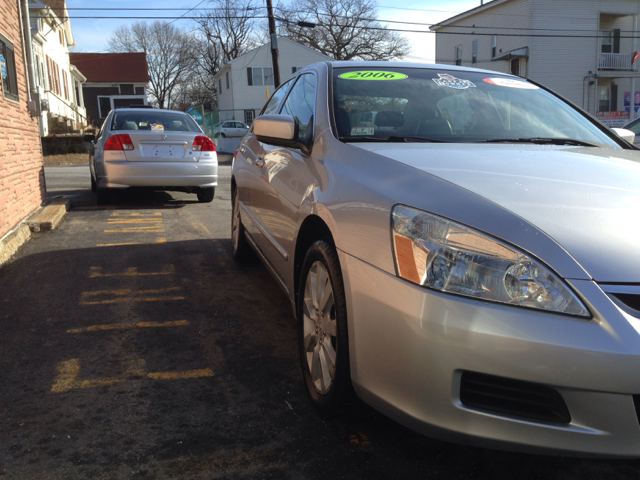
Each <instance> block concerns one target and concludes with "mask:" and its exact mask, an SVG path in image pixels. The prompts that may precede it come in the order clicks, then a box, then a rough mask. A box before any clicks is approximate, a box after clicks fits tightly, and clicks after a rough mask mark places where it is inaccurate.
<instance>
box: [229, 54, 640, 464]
mask: <svg viewBox="0 0 640 480" xmlns="http://www.w3.org/2000/svg"><path fill="white" fill-rule="evenodd" d="M231 182H232V184H231V186H232V204H233V215H232V243H233V255H234V257H235V258H236V259H237V260H238V261H244V260H247V259H249V258H250V257H251V256H252V255H254V253H257V255H258V257H259V258H260V259H261V260H262V261H263V262H264V264H265V265H266V267H267V268H268V269H269V270H270V272H271V273H272V274H273V277H274V278H275V280H276V281H277V282H278V284H279V285H280V286H281V287H282V289H283V290H284V291H285V293H286V295H287V296H288V298H289V300H290V301H291V305H292V307H293V311H294V315H295V318H296V319H297V323H298V332H299V335H298V344H299V351H300V360H301V366H302V373H303V377H304V383H305V385H306V389H307V390H308V393H309V396H310V398H311V402H312V403H313V404H314V405H315V406H316V407H317V408H318V409H320V410H321V411H322V412H325V413H332V412H335V411H336V410H340V409H342V408H343V407H344V406H345V405H346V404H348V403H349V402H351V401H353V400H354V399H353V394H354V393H355V394H356V395H357V396H358V397H360V399H362V400H363V401H364V402H366V403H368V404H370V405H371V406H373V407H374V408H376V409H378V410H379V411H381V412H383V413H384V414H386V415H388V416H389V417H392V418H394V419H396V420H397V421H398V422H400V423H402V424H404V425H406V426H408V427H410V428H412V429H415V430H417V431H419V432H422V433H424V434H426V435H430V436H433V437H437V438H441V439H445V440H451V441H457V442H466V443H472V444H476V445H481V446H488V447H496V448H507V449H515V450H522V451H530V452H531V451H537V452H555V453H561V454H595V455H604V456H620V457H635V456H640V423H639V420H638V414H639V412H640V217H639V214H638V212H639V211H640V152H638V151H637V150H636V149H635V148H634V147H633V146H632V145H630V144H628V143H627V142H626V141H624V140H622V139H621V138H620V137H618V136H617V135H616V134H615V133H613V132H612V131H610V130H608V129H606V128H605V127H603V126H602V125H600V124H599V123H598V122H596V121H594V120H593V119H592V118H591V117H590V116H588V115H587V114H585V113H584V112H582V111H580V110H578V109H576V108H575V107H574V106H572V105H570V104H568V103H567V102H566V101H564V100H563V99H562V98H560V97H559V96H558V95H556V94H554V93H553V92H551V91H549V90H547V89H546V88H544V87H543V86H541V85H539V84H537V83H534V82H531V81H527V80H525V79H523V78H520V77H514V76H510V75H506V74H503V73H497V72H492V71H484V70H478V69H471V68H463V67H454V66H449V65H446V66H445V65H423V64H411V63H389V62H333V63H317V64H313V65H311V66H309V67H307V68H305V69H303V70H301V71H299V72H297V73H296V75H295V76H294V77H293V78H292V79H291V80H289V81H287V82H286V83H284V84H283V85H282V86H280V88H279V89H278V90H276V91H275V92H274V93H273V95H272V96H271V98H270V99H269V100H268V102H267V103H266V105H265V106H264V108H263V110H262V111H261V113H260V115H259V116H258V117H257V118H256V119H255V120H254V122H253V125H252V128H251V130H250V131H249V132H248V133H247V135H245V137H244V138H243V139H242V141H241V143H240V145H239V147H238V150H237V152H236V155H235V157H234V161H233V169H232V180H231Z"/></svg>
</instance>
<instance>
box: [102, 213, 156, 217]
mask: <svg viewBox="0 0 640 480" xmlns="http://www.w3.org/2000/svg"><path fill="white" fill-rule="evenodd" d="M110 216H111V217H161V216H162V212H113V213H112V214H111V215H110Z"/></svg>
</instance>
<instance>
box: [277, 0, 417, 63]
mask: <svg viewBox="0 0 640 480" xmlns="http://www.w3.org/2000/svg"><path fill="white" fill-rule="evenodd" d="M376 7H377V3H376V2H375V0H317V1H316V0H300V1H298V2H295V6H294V7H291V8H288V9H281V13H282V15H281V17H282V18H280V19H279V20H280V31H281V34H282V35H284V36H288V37H289V38H291V39H292V40H295V41H296V42H298V43H301V44H303V45H307V46H308V47H311V48H314V49H316V50H318V51H320V52H322V53H324V54H325V55H329V56H330V57H333V58H335V59H336V60H391V59H394V58H402V57H404V56H405V55H408V54H409V52H410V51H411V47H410V44H409V41H408V40H407V39H406V38H404V37H402V36H401V35H400V34H398V33H397V32H391V31H389V30H387V29H386V28H385V27H384V26H383V25H382V24H381V23H380V22H378V21H377V20H376V18H377V13H376ZM299 22H306V23H314V24H316V27H315V28H308V27H302V26H299V25H298V23H299Z"/></svg>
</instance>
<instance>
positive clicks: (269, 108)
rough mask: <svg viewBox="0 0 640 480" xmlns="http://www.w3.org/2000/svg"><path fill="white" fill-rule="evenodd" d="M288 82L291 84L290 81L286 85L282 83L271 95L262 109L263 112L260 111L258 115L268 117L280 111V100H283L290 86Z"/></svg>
mask: <svg viewBox="0 0 640 480" xmlns="http://www.w3.org/2000/svg"><path fill="white" fill-rule="evenodd" d="M290 82H291V80H289V81H288V82H286V83H283V84H282V85H281V86H280V88H278V89H277V90H276V91H275V92H273V95H271V98H270V99H269V101H268V102H267V105H266V106H265V107H264V110H263V111H262V113H261V114H260V115H268V114H270V113H278V111H279V110H280V104H281V103H282V100H283V99H284V97H285V95H286V94H287V90H288V89H289V86H290V85H291V83H290Z"/></svg>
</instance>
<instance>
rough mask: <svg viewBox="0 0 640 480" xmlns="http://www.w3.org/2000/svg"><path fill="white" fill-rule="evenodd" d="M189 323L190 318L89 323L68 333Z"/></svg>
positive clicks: (177, 325) (176, 325) (179, 325)
mask: <svg viewBox="0 0 640 480" xmlns="http://www.w3.org/2000/svg"><path fill="white" fill-rule="evenodd" d="M185 325H189V321H188V320H173V321H168V322H135V323H111V324H104V325H89V326H88V327H78V328H71V329H69V330H67V333H83V332H97V331H102V330H127V329H130V328H156V327H182V326H185Z"/></svg>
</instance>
